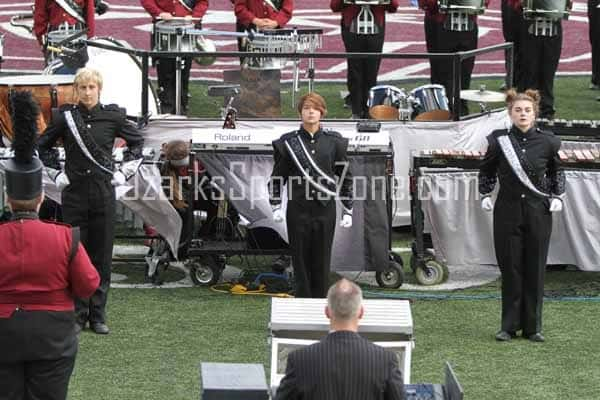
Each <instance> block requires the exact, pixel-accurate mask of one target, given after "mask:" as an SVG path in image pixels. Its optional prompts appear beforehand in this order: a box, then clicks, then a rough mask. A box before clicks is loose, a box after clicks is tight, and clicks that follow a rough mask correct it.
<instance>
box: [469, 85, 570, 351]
mask: <svg viewBox="0 0 600 400" xmlns="http://www.w3.org/2000/svg"><path fill="white" fill-rule="evenodd" d="M539 101H540V95H539V93H538V92H537V91H535V90H527V91H525V92H524V93H517V92H515V91H514V90H509V91H508V92H507V96H506V104H507V108H508V112H509V115H510V118H511V120H512V126H511V127H510V129H501V130H496V131H493V132H492V133H491V135H489V136H488V138H487V140H488V145H489V146H488V149H487V152H486V154H485V158H484V160H483V162H482V163H481V167H480V170H479V193H480V194H481V196H482V201H481V206H482V208H483V209H484V210H485V211H492V210H493V211H494V247H495V249H496V258H497V261H498V266H499V267H500V271H501V273H502V323H501V329H500V331H499V332H498V333H497V334H496V340H498V341H509V340H511V338H513V337H515V336H516V334H517V332H518V331H522V335H523V337H525V338H528V339H529V340H531V341H533V342H543V341H544V336H543V335H542V303H543V296H544V273H545V269H546V259H547V256H548V246H549V243H550V234H551V233H552V213H553V212H559V211H562V207H563V202H562V197H563V195H564V192H565V176H564V172H563V171H562V169H561V167H560V161H559V158H558V154H557V153H558V149H559V148H560V139H558V138H557V137H556V136H554V134H553V133H552V132H549V131H543V130H541V129H539V128H538V127H536V125H535V118H536V116H537V114H538V112H539ZM496 181H498V182H499V184H500V189H499V192H498V197H497V199H496V202H495V204H494V203H493V202H492V197H491V194H492V191H493V190H494V187H495V185H496Z"/></svg>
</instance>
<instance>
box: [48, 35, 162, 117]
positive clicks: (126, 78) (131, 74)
mask: <svg viewBox="0 0 600 400" xmlns="http://www.w3.org/2000/svg"><path fill="white" fill-rule="evenodd" d="M90 41H91V42H94V43H99V44H106V45H112V46H119V47H124V48H128V49H129V48H131V46H130V45H129V44H128V43H127V42H125V41H122V40H116V39H113V38H95V39H92V40H90ZM87 51H88V56H89V61H88V62H87V64H86V67H89V68H93V69H95V70H98V71H99V72H100V73H101V74H102V78H103V81H104V82H103V85H102V91H101V92H100V101H101V102H102V103H103V104H111V103H115V104H118V105H119V107H124V108H125V109H126V110H127V115H128V116H130V117H139V116H141V115H142V101H141V98H142V67H141V64H140V62H139V61H138V60H137V58H135V57H133V56H131V55H129V54H126V53H120V52H118V51H113V50H107V49H101V48H99V47H92V46H88V48H87ZM63 67H64V65H63V63H62V61H61V60H60V59H57V60H54V61H53V62H52V63H51V64H50V65H48V67H46V69H45V70H44V74H46V75H54V74H57V73H59V72H60V70H61V68H63ZM158 109H159V107H158V98H157V96H156V92H155V91H154V88H153V87H152V85H150V84H148V112H149V113H150V115H158V114H159V113H158Z"/></svg>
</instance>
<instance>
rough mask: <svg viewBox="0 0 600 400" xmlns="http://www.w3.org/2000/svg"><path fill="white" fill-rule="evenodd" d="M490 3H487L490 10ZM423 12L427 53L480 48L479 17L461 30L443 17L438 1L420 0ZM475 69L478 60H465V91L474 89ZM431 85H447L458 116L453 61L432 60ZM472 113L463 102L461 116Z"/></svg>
mask: <svg viewBox="0 0 600 400" xmlns="http://www.w3.org/2000/svg"><path fill="white" fill-rule="evenodd" d="M488 3H489V0H485V7H487V5H488ZM419 8H421V9H423V10H424V11H425V24H424V25H425V41H426V43H427V51H428V52H431V53H455V52H458V51H468V50H474V49H476V48H477V35H478V26H477V17H476V16H475V15H470V16H469V20H468V24H467V27H466V30H457V28H456V27H454V26H452V24H450V18H449V15H448V14H446V13H442V12H440V10H439V7H438V1H437V0H419ZM474 66H475V58H473V57H471V58H468V59H465V60H463V62H462V65H461V87H460V88H457V90H459V91H460V90H462V89H468V88H469V86H470V85H471V74H472V72H473V67H474ZM430 68H431V83H433V84H440V85H443V86H444V88H445V90H446V96H447V97H448V100H449V103H450V111H452V112H456V110H455V108H456V107H455V106H453V102H452V99H453V98H454V90H453V81H454V80H453V74H452V70H453V68H452V60H451V59H450V60H430ZM467 113H468V108H467V103H466V101H464V100H461V104H460V114H461V115H465V114H467Z"/></svg>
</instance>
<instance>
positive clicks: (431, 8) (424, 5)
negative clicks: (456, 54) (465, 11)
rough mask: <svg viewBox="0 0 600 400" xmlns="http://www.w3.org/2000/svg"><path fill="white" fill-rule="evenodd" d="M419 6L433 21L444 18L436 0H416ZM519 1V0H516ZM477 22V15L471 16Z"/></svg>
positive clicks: (439, 20)
mask: <svg viewBox="0 0 600 400" xmlns="http://www.w3.org/2000/svg"><path fill="white" fill-rule="evenodd" d="M418 1H419V8H420V9H422V10H424V11H425V18H427V19H432V20H434V21H435V22H439V23H442V22H444V21H445V20H446V14H442V13H440V10H439V8H438V0H418ZM516 1H520V0H516ZM484 3H485V6H486V7H488V6H489V4H490V0H485V2H484ZM471 18H473V19H474V20H475V22H477V16H471Z"/></svg>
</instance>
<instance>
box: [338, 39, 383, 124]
mask: <svg viewBox="0 0 600 400" xmlns="http://www.w3.org/2000/svg"><path fill="white" fill-rule="evenodd" d="M384 38H385V32H384V30H383V29H380V32H379V33H378V34H375V35H357V34H356V33H352V32H350V31H349V30H348V28H346V27H342V40H343V41H344V47H345V48H346V52H348V53H381V50H382V49H383V40H384ZM380 63H381V59H379V58H377V59H374V58H348V59H347V64H348V77H347V84H348V91H349V92H350V100H351V101H352V114H354V115H358V116H360V117H362V118H368V116H369V108H368V107H367V100H368V99H369V90H370V89H371V88H372V87H373V86H375V85H377V74H378V73H379V64H380Z"/></svg>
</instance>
